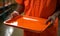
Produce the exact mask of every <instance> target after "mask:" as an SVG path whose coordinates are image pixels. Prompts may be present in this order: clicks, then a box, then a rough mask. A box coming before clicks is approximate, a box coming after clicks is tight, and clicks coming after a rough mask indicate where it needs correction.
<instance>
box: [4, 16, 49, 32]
mask: <svg viewBox="0 0 60 36" xmlns="http://www.w3.org/2000/svg"><path fill="white" fill-rule="evenodd" d="M45 22H46V19H44V18H36V17H31V16H17V17H16V18H12V19H8V20H6V21H4V23H5V24H6V25H9V26H14V27H18V28H22V29H28V30H33V31H40V32H42V31H44V30H46V29H47V27H48V26H49V25H50V24H45Z"/></svg>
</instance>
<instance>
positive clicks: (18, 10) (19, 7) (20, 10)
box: [15, 5, 24, 14]
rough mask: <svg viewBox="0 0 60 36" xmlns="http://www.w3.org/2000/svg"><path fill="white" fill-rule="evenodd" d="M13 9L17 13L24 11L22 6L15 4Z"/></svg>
mask: <svg viewBox="0 0 60 36" xmlns="http://www.w3.org/2000/svg"><path fill="white" fill-rule="evenodd" d="M15 11H17V12H18V13H19V14H21V13H22V12H24V6H22V5H17V8H16V9H15Z"/></svg>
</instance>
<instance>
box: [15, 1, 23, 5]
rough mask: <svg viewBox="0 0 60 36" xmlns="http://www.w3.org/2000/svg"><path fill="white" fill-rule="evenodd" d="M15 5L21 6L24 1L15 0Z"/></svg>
mask: <svg viewBox="0 0 60 36" xmlns="http://www.w3.org/2000/svg"><path fill="white" fill-rule="evenodd" d="M15 1H16V3H17V4H21V5H23V4H24V0H15Z"/></svg>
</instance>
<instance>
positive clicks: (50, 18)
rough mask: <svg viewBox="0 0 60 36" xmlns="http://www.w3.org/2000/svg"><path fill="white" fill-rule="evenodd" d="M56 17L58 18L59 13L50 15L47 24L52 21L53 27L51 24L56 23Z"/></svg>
mask: <svg viewBox="0 0 60 36" xmlns="http://www.w3.org/2000/svg"><path fill="white" fill-rule="evenodd" d="M56 18H57V15H52V16H50V17H49V18H48V19H47V21H46V24H48V23H49V22H50V24H51V25H50V26H49V27H51V26H52V25H53V24H54V23H55V20H56ZM49 27H48V28H49Z"/></svg>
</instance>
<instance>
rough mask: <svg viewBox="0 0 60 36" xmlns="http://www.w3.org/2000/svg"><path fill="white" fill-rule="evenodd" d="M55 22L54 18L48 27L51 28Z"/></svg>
mask: <svg viewBox="0 0 60 36" xmlns="http://www.w3.org/2000/svg"><path fill="white" fill-rule="evenodd" d="M53 24H54V21H53V20H51V22H50V25H49V27H48V28H50V27H51V26H53Z"/></svg>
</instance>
